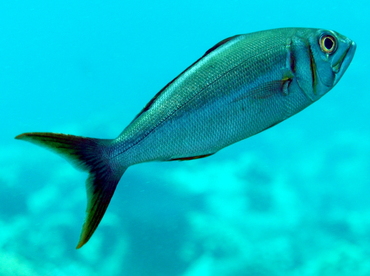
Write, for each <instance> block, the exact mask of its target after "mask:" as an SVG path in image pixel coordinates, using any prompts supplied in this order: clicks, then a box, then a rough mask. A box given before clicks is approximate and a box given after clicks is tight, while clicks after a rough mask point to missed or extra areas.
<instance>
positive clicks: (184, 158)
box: [168, 153, 214, 161]
mask: <svg viewBox="0 0 370 276" xmlns="http://www.w3.org/2000/svg"><path fill="white" fill-rule="evenodd" d="M213 154H214V153H210V154H203V155H198V156H189V157H180V158H172V159H170V160H168V161H188V160H194V159H200V158H205V157H208V156H211V155H213Z"/></svg>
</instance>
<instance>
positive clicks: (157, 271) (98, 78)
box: [0, 0, 370, 276]
mask: <svg viewBox="0 0 370 276" xmlns="http://www.w3.org/2000/svg"><path fill="white" fill-rule="evenodd" d="M369 11H370V5H369V2H368V1H364V0H360V1H336V2H335V3H325V2H322V1H317V0H313V1H295V2H294V1H260V2H258V1H236V0H230V1H201V2H200V1H185V2H176V1H155V2H150V1H70V0H67V1H63V2H55V1H49V2H48V1H31V2H30V1H2V2H0V29H1V36H0V110H1V135H0V142H1V143H0V191H1V192H0V206H1V207H0V275H2V276H8V275H19V276H23V275H27V276H28V275H32V276H36V275H37V276H39V275H42V276H43V275H52V276H54V275H56V276H64V275H68V276H70V275H79V276H81V275H82V276H84V275H89V276H94V275H96V276H98V275H112V276H115V275H117V276H118V275H131V276H142V275H143V276H145V275H151V276H157V275H158V276H159V275H176V276H177V275H181V276H198V275H202V276H208V275H209V276H214V275H215V276H239V275H240V276H244V275H251V276H264V275H268V276H275V275H323V276H324V275H325V276H326V275H328V276H329V275H337V276H344V275H351V276H352V275H370V201H369V194H370V127H369V119H370V109H369V108H368V107H369V104H370V93H369V91H370V85H369V77H368V72H367V70H368V68H370V62H369V60H370V59H369V55H370V51H369V50H368V49H369V47H368V45H370V41H369V40H370V37H369V36H368V34H367V33H368V28H369V26H370V18H369V16H368V14H369ZM293 26H296V27H318V28H327V29H334V30H336V31H338V32H340V33H342V34H344V35H347V36H348V37H350V38H351V39H353V40H354V41H355V42H356V43H357V46H358V48H357V52H356V55H355V57H354V60H353V61H352V64H351V65H350V67H349V69H348V71H347V72H346V73H345V75H344V77H343V78H342V80H341V81H340V82H339V84H338V85H337V86H336V87H335V88H334V89H333V90H332V91H331V92H330V93H329V94H328V95H326V96H325V97H323V98H322V99H321V100H320V101H318V102H317V103H315V104H314V105H312V106H311V107H309V108H307V109H306V110H304V111H303V112H301V113H300V114H298V115H296V116H294V117H292V118H291V119H289V120H287V121H285V122H283V123H282V124H280V125H278V126H276V127H274V128H272V129H269V130H268V131H265V132H263V133H261V134H259V135H257V136H254V137H251V138H249V139H247V140H245V141H242V142H240V143H238V144H235V145H233V146H231V147H229V148H226V149H224V150H222V151H221V152H219V153H217V154H216V155H214V156H212V157H209V158H206V159H201V160H195V161H191V162H168V163H148V164H141V165H137V166H133V167H131V168H130V169H129V170H128V171H127V172H126V173H125V175H124V176H123V178H122V180H121V182H120V184H119V185H118V188H117V191H116V193H115V195H114V197H113V200H112V202H111V204H110V206H109V208H108V211H107V213H106V215H105V217H104V219H103V221H102V223H101V225H100V226H99V228H98V229H97V231H96V233H95V234H94V236H93V237H92V239H91V240H90V242H89V243H88V244H87V245H85V246H84V247H83V248H82V249H79V250H76V249H75V246H76V243H77V240H78V237H79V234H80V230H81V226H82V223H83V219H84V211H85V205H86V196H85V187H84V181H85V178H86V174H85V173H81V172H79V171H76V170H75V169H74V168H72V167H71V166H70V164H68V163H67V162H66V161H65V160H63V159H62V158H60V157H59V156H57V155H55V154H53V153H50V152H48V151H46V150H44V149H41V148H39V147H36V146H33V145H31V144H28V143H23V142H20V141H16V140H14V139H13V137H14V136H16V135H18V134H20V133H23V132H30V131H50V132H61V133H70V134H75V135H83V136H91V137H98V138H113V137H115V136H117V135H118V134H119V133H120V132H121V131H122V129H123V128H124V127H125V126H126V125H127V124H128V123H129V122H130V121H131V120H132V118H133V117H134V116H135V115H136V114H137V113H138V112H139V111H140V110H141V108H142V107H143V106H144V105H145V104H146V103H147V102H148V101H149V100H150V99H151V98H152V96H153V95H154V94H155V93H156V92H157V91H159V90H160V89H161V88H162V87H163V86H164V85H165V84H167V83H168V82H169V81H171V80H172V79H173V78H174V77H176V75H177V74H178V73H180V72H181V71H182V70H183V69H184V68H186V67H187V66H188V65H189V64H191V63H192V62H193V61H195V60H196V59H197V58H198V57H200V56H201V55H202V54H203V53H204V52H205V51H206V50H207V49H208V48H210V47H211V46H213V45H214V44H215V43H217V42H218V41H220V40H222V39H224V38H226V37H229V36H232V35H235V34H240V33H249V32H253V31H259V30H264V29H271V28H278V27H293Z"/></svg>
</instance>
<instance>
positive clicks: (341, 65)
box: [332, 41, 356, 85]
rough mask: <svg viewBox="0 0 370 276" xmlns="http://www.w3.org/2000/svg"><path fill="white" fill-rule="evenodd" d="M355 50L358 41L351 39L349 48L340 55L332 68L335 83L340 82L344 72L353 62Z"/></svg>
mask: <svg viewBox="0 0 370 276" xmlns="http://www.w3.org/2000/svg"><path fill="white" fill-rule="evenodd" d="M355 51H356V43H355V42H353V41H351V43H350V44H349V46H348V48H347V50H346V51H345V52H344V53H343V54H342V55H341V56H340V57H339V59H338V60H337V62H335V63H334V64H333V66H332V68H333V72H334V74H335V79H334V85H336V84H337V83H338V81H339V80H340V79H341V77H342V76H343V74H344V72H345V71H346V70H347V68H348V66H349V64H350V63H351V61H352V59H353V56H354V54H355Z"/></svg>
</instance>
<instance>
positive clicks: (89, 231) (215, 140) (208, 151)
mask: <svg viewBox="0 0 370 276" xmlns="http://www.w3.org/2000/svg"><path fill="white" fill-rule="evenodd" d="M355 50H356V44H355V42H354V41H352V40H351V39H349V38H347V37H346V36H343V35H341V34H339V33H338V32H336V31H331V30H325V29H315V28H279V29H271V30H264V31H258V32H254V33H248V34H241V35H235V36H232V37H229V38H226V39H224V40H222V41H220V42H219V43H217V44H216V45H214V46H213V47H211V48H210V49H209V50H208V51H206V52H205V54H204V55H203V56H201V57H200V58H199V59H198V60H197V61H195V62H194V63H193V64H192V65H190V66H189V67H188V68H186V69H185V70H184V71H183V72H182V73H180V74H179V75H178V76H177V77H176V78H174V79H173V80H172V81H171V82H169V83H168V84H167V85H166V86H164V88H163V89H161V90H160V91H159V92H158V93H157V94H156V95H155V96H154V97H153V98H152V99H151V100H150V101H149V103H148V104H147V105H146V106H145V107H144V108H143V109H142V110H141V112H140V113H139V114H138V115H137V116H136V117H135V118H134V119H133V120H132V122H131V123H130V124H129V125H128V126H127V127H126V128H125V129H124V130H123V132H122V133H121V134H120V135H119V136H118V137H117V138H115V139H97V138H88V137H81V136H74V135H68V134H59V133H47V132H30V133H23V134H20V135H18V136H16V137H15V138H16V139H19V140H24V141H28V142H31V143H34V144H37V145H40V146H43V147H46V148H48V149H49V150H52V151H54V152H56V153H58V154H60V155H61V156H62V157H64V158H66V159H67V160H69V161H70V162H71V163H72V164H73V165H74V166H75V167H76V168H78V169H82V170H84V171H87V172H88V174H89V176H88V178H87V180H86V190H87V207H86V218H85V221H84V224H83V226H82V230H81V234H80V239H79V241H78V244H77V247H76V248H81V247H82V246H83V245H84V244H86V243H87V242H88V241H89V239H90V238H91V236H92V235H93V233H94V232H95V230H96V229H97V227H98V225H99V223H100V221H101V220H102V218H103V216H104V214H105V212H106V210H107V208H108V205H109V202H110V200H111V198H112V196H113V194H114V191H115V189H116V186H117V184H118V182H119V181H120V179H121V177H122V175H123V174H124V172H125V171H126V170H127V168H128V167H130V166H132V165H135V164H139V163H143V162H151V161H176V160H178V161H185V160H193V159H199V158H205V157H208V156H211V155H213V154H215V153H216V152H218V151H219V150H221V149H223V148H225V147H227V146H229V145H231V144H234V143H236V142H238V141H241V140H243V139H246V138H248V137H250V136H252V135H255V134H257V133H260V132H262V131H264V130H266V129H268V128H271V127H273V126H275V125H277V124H278V123H280V122H282V121H284V120H286V119H287V118H289V117H291V116H293V115H294V114H297V113H298V112H300V111H301V110H303V109H304V108H306V107H307V106H309V105H311V104H312V103H314V102H315V101H317V100H319V99H320V98H321V97H322V96H323V95H325V94H326V93H327V92H328V91H330V90H331V89H332V88H333V87H334V86H335V85H336V84H337V83H338V81H339V80H340V79H341V77H342V76H343V74H344V72H345V71H346V70H347V68H348V66H349V64H350V63H351V61H352V58H353V56H354V54H355Z"/></svg>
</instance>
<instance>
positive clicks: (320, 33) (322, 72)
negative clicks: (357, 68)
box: [297, 29, 356, 101]
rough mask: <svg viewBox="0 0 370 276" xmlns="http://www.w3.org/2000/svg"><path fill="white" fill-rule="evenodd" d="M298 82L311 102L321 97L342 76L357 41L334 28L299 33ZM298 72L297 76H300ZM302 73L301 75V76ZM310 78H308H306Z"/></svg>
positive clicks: (350, 59) (353, 52)
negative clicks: (299, 58)
mask: <svg viewBox="0 0 370 276" xmlns="http://www.w3.org/2000/svg"><path fill="white" fill-rule="evenodd" d="M299 44H300V45H301V47H299V52H300V53H299V54H298V56H299V57H301V58H302V57H304V58H303V62H302V61H301V62H298V64H300V65H303V66H301V68H298V69H297V70H298V71H299V70H301V71H300V72H297V75H298V83H299V82H300V81H301V85H300V86H301V87H302V88H303V89H302V90H303V91H304V93H306V95H307V97H308V98H310V99H311V100H312V101H316V100H318V99H320V98H321V97H322V96H323V95H325V94H326V93H327V92H328V91H329V90H331V89H332V88H333V87H334V86H335V85H336V84H337V83H338V81H339V80H340V79H341V77H342V76H343V74H344V72H345V71H346V70H347V68H348V66H349V64H350V63H351V61H352V58H353V56H354V54H355V51H356V44H355V42H353V41H352V40H351V39H349V38H348V37H346V36H344V35H341V34H339V33H337V32H335V31H330V30H323V29H309V30H308V33H307V32H306V33H305V35H304V37H303V35H301V36H300V39H299ZM299 75H300V76H299ZM303 75H304V76H303ZM308 79H309V81H308Z"/></svg>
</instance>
